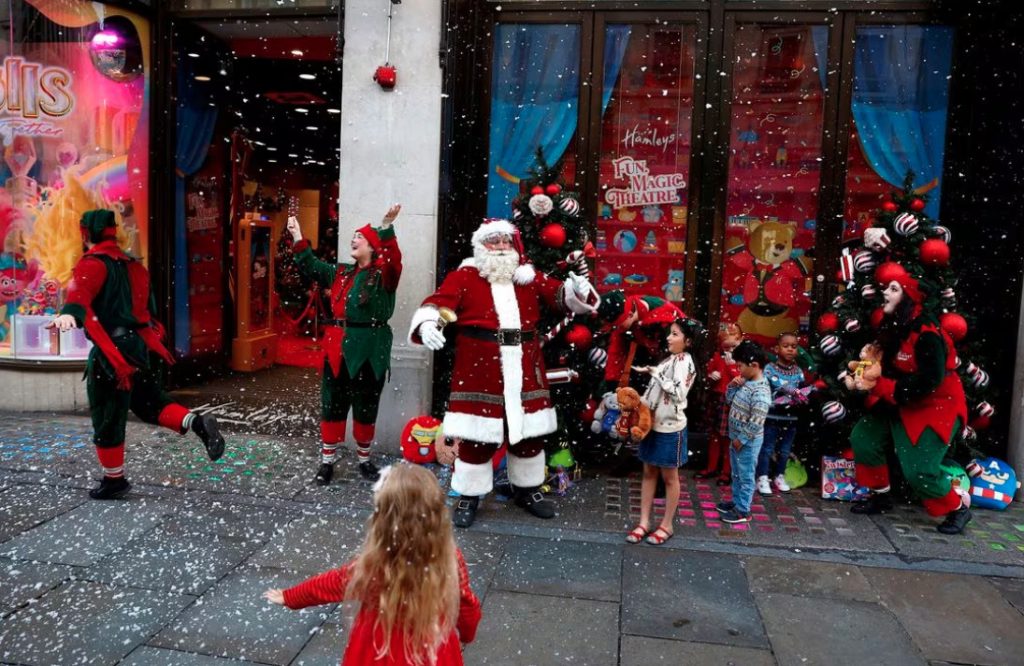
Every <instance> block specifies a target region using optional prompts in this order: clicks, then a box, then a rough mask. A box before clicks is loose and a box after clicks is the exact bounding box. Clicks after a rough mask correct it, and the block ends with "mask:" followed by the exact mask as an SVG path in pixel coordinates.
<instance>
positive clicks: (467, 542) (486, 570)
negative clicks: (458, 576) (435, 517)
mask: <svg viewBox="0 0 1024 666" xmlns="http://www.w3.org/2000/svg"><path fill="white" fill-rule="evenodd" d="M508 541H509V538H508V537H505V536H501V535H497V534H481V533H479V532H471V531H469V530H455V543H457V544H458V546H459V549H460V550H461V551H462V558H463V559H464V560H465V561H466V569H467V570H468V571H469V586H470V587H471V588H472V589H473V593H474V594H476V596H477V597H479V598H480V600H481V601H483V600H484V599H485V598H486V596H487V591H488V589H490V587H491V581H492V579H493V578H494V572H495V571H496V570H497V569H498V563H499V562H501V558H502V556H503V555H504V553H505V547H506V544H507V543H508Z"/></svg>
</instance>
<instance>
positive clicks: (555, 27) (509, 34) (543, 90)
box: [487, 23, 580, 218]
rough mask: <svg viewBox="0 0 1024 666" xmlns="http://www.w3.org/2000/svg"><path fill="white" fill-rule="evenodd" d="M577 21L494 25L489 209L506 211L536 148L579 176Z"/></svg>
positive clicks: (565, 174)
mask: <svg viewBox="0 0 1024 666" xmlns="http://www.w3.org/2000/svg"><path fill="white" fill-rule="evenodd" d="M579 66H580V26H579V25H574V24H539V23H502V24H499V25H498V26H496V27H495V31H494V66H493V85H492V87H491V90H492V91H493V92H492V95H491V131H490V144H489V146H490V160H489V166H488V186H487V215H488V217H501V218H507V217H509V216H510V215H511V212H512V200H513V199H514V198H515V197H516V195H517V194H518V193H519V181H520V180H524V179H527V178H529V177H530V171H531V169H533V168H534V167H535V165H536V163H537V161H536V153H537V149H538V148H542V149H543V151H544V158H545V161H547V162H548V163H549V164H556V163H558V162H559V161H561V165H562V172H561V173H562V179H563V181H565V182H566V183H570V184H571V183H573V181H574V180H575V177H576V163H575V154H576V150H575V142H576V141H575V139H576V129H577V125H578V121H579V81H580V72H579Z"/></svg>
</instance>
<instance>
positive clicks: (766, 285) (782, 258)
mask: <svg viewBox="0 0 1024 666" xmlns="http://www.w3.org/2000/svg"><path fill="white" fill-rule="evenodd" d="M796 233H797V229H796V225H795V224H794V223H792V222H777V221H770V222H760V221H758V220H754V221H751V222H750V223H749V226H748V237H747V241H746V243H744V241H743V238H742V235H741V234H734V235H730V237H729V239H728V240H727V241H726V255H727V256H728V257H729V262H730V263H731V264H732V270H733V272H734V273H735V274H738V278H737V281H738V282H739V281H741V282H742V288H741V292H740V294H739V296H741V299H742V304H743V306H744V308H743V311H742V312H740V314H739V317H738V318H737V322H736V323H738V324H739V325H740V328H742V329H743V331H744V333H746V334H747V335H748V336H750V337H752V338H753V339H754V340H755V341H756V342H760V343H763V344H766V345H767V344H774V343H775V340H776V339H777V338H778V336H779V334H780V333H784V332H786V331H795V330H797V328H798V317H797V316H796V315H795V314H794V313H793V312H792V311H791V310H792V309H793V308H794V307H795V306H797V305H798V304H799V303H800V302H801V301H806V300H807V299H806V296H804V292H805V291H806V290H807V286H806V282H807V276H808V275H809V274H810V272H811V270H812V268H813V266H812V263H811V261H810V260H809V259H808V258H807V257H805V256H804V255H803V253H802V252H800V251H799V250H796V249H794V247H793V241H794V239H795V238H796Z"/></svg>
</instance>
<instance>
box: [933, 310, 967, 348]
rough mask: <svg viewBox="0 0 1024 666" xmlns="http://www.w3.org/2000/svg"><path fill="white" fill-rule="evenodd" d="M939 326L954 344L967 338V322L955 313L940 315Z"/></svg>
mask: <svg viewBox="0 0 1024 666" xmlns="http://www.w3.org/2000/svg"><path fill="white" fill-rule="evenodd" d="M939 326H941V327H942V330H944V331H945V332H946V333H949V337H951V338H953V342H960V341H961V340H963V339H964V338H965V337H967V320H965V319H964V318H963V317H961V316H960V315H958V314H957V313H955V312H946V313H945V314H942V315H939Z"/></svg>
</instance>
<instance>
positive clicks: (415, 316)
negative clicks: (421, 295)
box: [407, 305, 440, 345]
mask: <svg viewBox="0 0 1024 666" xmlns="http://www.w3.org/2000/svg"><path fill="white" fill-rule="evenodd" d="M438 319H440V315H439V314H438V312H437V308H435V307H434V306H433V305H424V306H422V307H420V308H419V309H417V310H416V312H414V313H412V323H411V324H409V336H408V339H407V341H408V343H409V344H410V345H421V344H423V343H422V342H421V341H419V340H413V337H412V336H413V335H416V332H417V331H418V330H419V328H420V325H421V324H422V323H423V322H425V321H433V322H436V321H437V320H438Z"/></svg>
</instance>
